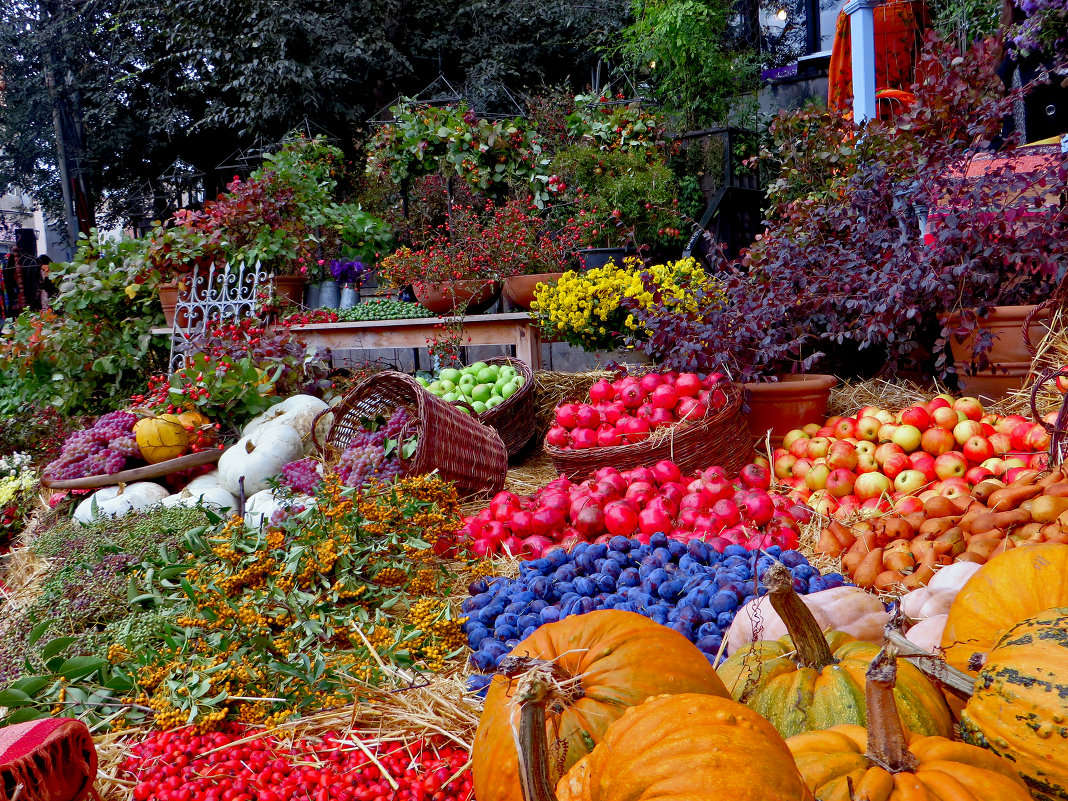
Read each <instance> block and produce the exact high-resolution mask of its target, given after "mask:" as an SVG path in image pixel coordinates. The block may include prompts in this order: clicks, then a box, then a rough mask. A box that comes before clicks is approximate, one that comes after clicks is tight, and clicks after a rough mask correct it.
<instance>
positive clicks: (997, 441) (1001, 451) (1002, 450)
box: [987, 431, 1012, 456]
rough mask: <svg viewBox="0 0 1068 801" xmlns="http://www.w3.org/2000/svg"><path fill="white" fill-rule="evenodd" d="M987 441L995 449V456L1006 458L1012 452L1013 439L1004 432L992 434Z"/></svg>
mask: <svg viewBox="0 0 1068 801" xmlns="http://www.w3.org/2000/svg"><path fill="white" fill-rule="evenodd" d="M987 439H988V440H990V446H991V447H992V448H993V449H994V455H995V456H1004V455H1005V454H1006V453H1008V452H1009V451H1011V450H1012V437H1010V436H1009V435H1008V434H1005V433H1004V432H1001V431H998V432H996V433H994V434H991V435H990V436H989V437H987Z"/></svg>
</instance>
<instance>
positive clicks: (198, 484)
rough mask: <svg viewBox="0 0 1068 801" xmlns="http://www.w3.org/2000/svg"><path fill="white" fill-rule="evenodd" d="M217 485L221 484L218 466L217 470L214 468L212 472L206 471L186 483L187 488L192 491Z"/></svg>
mask: <svg viewBox="0 0 1068 801" xmlns="http://www.w3.org/2000/svg"><path fill="white" fill-rule="evenodd" d="M217 486H219V470H218V468H216V469H215V470H212V471H211V472H210V473H205V474H204V475H202V476H197V477H196V478H194V479H193V480H192V481H190V482H189V483H188V484H186V485H185V488H186V489H187V490H189V491H190V492H193V491H194V490H199V489H207V488H208V487H217Z"/></svg>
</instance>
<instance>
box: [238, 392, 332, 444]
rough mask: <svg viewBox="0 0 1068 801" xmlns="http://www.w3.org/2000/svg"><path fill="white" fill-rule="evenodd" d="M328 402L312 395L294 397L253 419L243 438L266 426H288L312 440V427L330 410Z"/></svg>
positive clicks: (245, 429)
mask: <svg viewBox="0 0 1068 801" xmlns="http://www.w3.org/2000/svg"><path fill="white" fill-rule="evenodd" d="M328 408H329V406H328V405H327V403H326V401H324V400H321V399H320V398H316V397H314V396H312V395H293V396H292V397H289V398H286V399H285V400H284V401H282V402H281V403H279V404H276V405H274V406H272V407H271V408H270V409H268V410H267V411H265V412H264V413H263V414H261V415H259V416H258V417H254V418H252V420H250V421H249V422H248V424H247V425H246V426H245V428H244V430H243V431H242V432H241V435H242V436H246V437H247V436H250V435H252V434H255V433H256V432H257V431H258V430H260V429H261V428H263V427H264V426H270V425H276V424H277V425H287V426H292V427H293V428H295V429H296V430H297V431H298V432H299V433H300V435H301V437H303V438H304V439H305V440H307V439H310V437H311V430H312V426H314V425H315V418H316V417H318V416H319V414H320V412H323V411H325V410H326V409H328Z"/></svg>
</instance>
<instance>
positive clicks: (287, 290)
mask: <svg viewBox="0 0 1068 801" xmlns="http://www.w3.org/2000/svg"><path fill="white" fill-rule="evenodd" d="M304 283H305V279H304V276H303V275H276V276H275V277H274V293H275V295H277V296H278V297H279V298H281V299H282V300H285V301H286V302H287V303H292V304H294V305H296V306H299V305H300V304H301V302H302V301H303V300H304Z"/></svg>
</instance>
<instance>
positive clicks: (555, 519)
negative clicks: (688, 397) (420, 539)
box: [457, 460, 812, 559]
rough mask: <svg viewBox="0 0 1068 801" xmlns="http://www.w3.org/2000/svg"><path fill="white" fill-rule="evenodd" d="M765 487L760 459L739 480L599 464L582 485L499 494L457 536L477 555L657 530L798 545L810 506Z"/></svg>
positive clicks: (670, 468)
mask: <svg viewBox="0 0 1068 801" xmlns="http://www.w3.org/2000/svg"><path fill="white" fill-rule="evenodd" d="M765 461H766V460H765ZM770 488H771V472H770V471H769V469H768V468H767V467H765V466H764V465H761V464H750V465H747V466H746V467H744V468H743V469H742V471H741V474H740V475H739V479H738V484H737V485H736V484H734V483H732V482H731V481H730V480H728V479H727V475H726V472H725V471H724V470H723V468H721V467H709V468H708V469H706V470H703V471H701V472H700V473H698V474H697V475H695V476H692V477H684V476H683V475H682V473H681V472H680V470H679V468H678V466H677V465H676V464H675V463H674V462H670V461H667V460H663V461H660V462H657V463H656V464H655V465H653V466H652V467H651V468H648V467H636V468H634V469H632V470H624V471H623V472H620V471H619V470H617V469H615V468H614V467H603V468H601V469H600V470H598V471H596V473H594V475H593V478H591V479H589V480H587V481H583V482H582V483H581V484H576V483H574V482H572V481H570V480H569V479H567V478H565V477H564V476H561V477H560V478H557V479H555V480H553V481H551V482H549V484H547V485H546V486H545V487H544V488H543V489H541V490H539V491H538V492H536V493H535V494H534V495H531V496H529V497H526V498H522V497H520V496H518V495H516V494H514V493H512V492H507V491H506V492H499V493H497V494H496V495H495V496H494V497H493V500H492V501H491V502H490V504H489V506H488V507H486V508H485V509H483V510H482V511H480V512H479V513H478V514H477V515H474V516H472V517H466V518H464V520H463V524H462V526H461V528H460V530H459V532H457V534H458V537H459V538H460V541H461V543H462V544H463V545H464V546H466V547H467V548H468V549H469V550H470V551H471V552H473V553H474V554H475V555H477V556H488V555H494V554H500V553H509V554H512V555H519V556H522V557H523V558H531V559H535V558H538V557H540V556H541V555H542V554H543V553H545V552H546V551H548V550H550V549H552V548H554V547H557V546H563V547H564V548H571V547H573V546H574V545H575V544H576V543H579V542H605V541H607V540H608V539H609V538H610V537H613V536H624V537H636V538H637V539H639V540H641V541H642V542H648V541H649V537H650V536H652V535H653V534H655V533H657V532H663V533H664V534H666V535H668V536H670V537H673V538H675V539H678V540H682V541H688V540H691V539H695V538H697V539H703V540H705V541H706V542H708V543H709V544H710V545H711V546H712V547H713V548H715V549H716V550H717V551H720V552H722V550H723V549H724V548H726V547H727V546H728V545H731V544H734V545H742V546H743V547H745V548H747V549H749V550H754V549H757V548H768V547H770V546H772V545H779V546H780V547H782V548H783V549H790V548H796V547H797V543H798V534H799V533H800V524H801V523H804V522H807V521H808V520H809V519H810V518H811V516H812V512H811V510H810V509H809V508H808V507H806V506H804V505H802V504H798V503H796V502H795V501H793V500H791V499H789V498H787V497H786V496H784V495H779V494H775V493H772V492H769V490H770Z"/></svg>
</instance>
